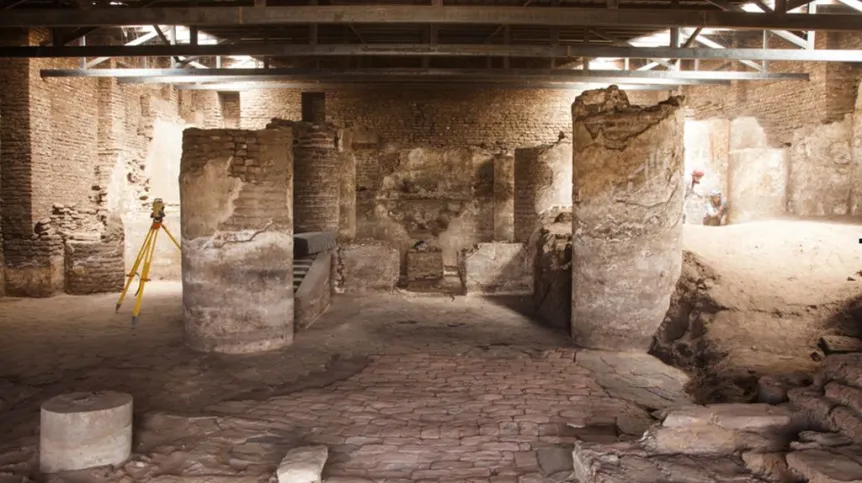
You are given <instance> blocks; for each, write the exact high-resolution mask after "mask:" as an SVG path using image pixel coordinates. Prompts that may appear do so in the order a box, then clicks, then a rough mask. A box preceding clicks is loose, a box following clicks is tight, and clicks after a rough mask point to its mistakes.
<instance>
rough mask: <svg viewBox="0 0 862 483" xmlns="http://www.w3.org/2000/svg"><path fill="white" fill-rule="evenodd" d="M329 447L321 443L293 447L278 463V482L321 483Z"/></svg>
mask: <svg viewBox="0 0 862 483" xmlns="http://www.w3.org/2000/svg"><path fill="white" fill-rule="evenodd" d="M328 457H329V449H328V448H327V447H326V446H323V445H317V446H305V447H301V448H294V449H292V450H290V451H288V452H287V455H285V457H284V459H283V460H281V463H279V465H278V470H277V471H276V474H277V475H278V483H321V474H323V466H324V465H325V464H326V459H327V458H328Z"/></svg>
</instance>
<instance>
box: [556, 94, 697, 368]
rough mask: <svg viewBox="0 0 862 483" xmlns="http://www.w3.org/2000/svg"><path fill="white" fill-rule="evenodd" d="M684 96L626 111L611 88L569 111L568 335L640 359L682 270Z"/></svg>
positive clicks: (620, 97) (582, 100)
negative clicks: (639, 353) (631, 353)
mask: <svg viewBox="0 0 862 483" xmlns="http://www.w3.org/2000/svg"><path fill="white" fill-rule="evenodd" d="M683 99H684V98H682V97H672V98H670V99H668V100H667V101H664V102H661V103H659V104H658V105H655V106H650V107H643V108H641V107H637V106H631V105H629V101H628V98H627V97H626V95H625V93H624V92H622V91H620V90H618V89H617V88H616V86H611V87H610V88H608V89H601V90H594V91H587V92H584V93H583V94H581V95H580V96H578V98H577V99H576V100H575V103H574V105H573V106H572V116H573V131H574V136H573V161H572V166H573V193H572V194H573V196H572V199H573V219H574V220H573V238H572V337H573V339H574V340H575V342H576V343H578V344H579V345H582V346H584V347H590V348H596V349H609V350H619V351H624V350H636V351H647V350H648V349H649V347H650V344H651V341H652V336H653V334H654V333H655V331H656V330H657V329H658V327H659V325H660V324H661V323H662V321H663V320H664V316H665V313H666V312H667V309H668V306H669V304H670V296H671V293H672V292H673V291H674V288H675V286H676V283H677V280H678V279H679V276H680V272H681V269H682V209H683V194H684V190H683V126H684V125H683V120H684V117H683V111H682V109H681V105H682V102H683Z"/></svg>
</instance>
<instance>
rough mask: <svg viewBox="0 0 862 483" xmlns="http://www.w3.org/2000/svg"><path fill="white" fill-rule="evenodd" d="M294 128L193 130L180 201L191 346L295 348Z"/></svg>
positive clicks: (188, 133) (188, 138) (227, 350)
mask: <svg viewBox="0 0 862 483" xmlns="http://www.w3.org/2000/svg"><path fill="white" fill-rule="evenodd" d="M292 143H293V135H292V133H291V130H290V129H285V128H278V129H266V130H263V131H242V130H199V129H188V130H186V131H185V133H184V135H183V157H182V161H181V164H180V200H181V203H182V206H183V211H182V220H181V233H182V247H183V250H182V264H183V270H182V274H183V308H184V316H185V320H184V322H185V333H186V343H187V344H188V345H189V347H191V348H192V349H195V350H200V351H204V352H223V353H250V352H258V351H265V350H272V349H277V348H280V347H284V346H286V345H289V344H290V343H291V342H292V341H293V320H294V299H293V297H294V296H293V219H292V213H291V211H292V210H291V203H292V199H293V198H292V196H291V195H292V187H293V156H292V150H291V149H290V146H292Z"/></svg>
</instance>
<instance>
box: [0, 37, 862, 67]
mask: <svg viewBox="0 0 862 483" xmlns="http://www.w3.org/2000/svg"><path fill="white" fill-rule="evenodd" d="M152 37H153V36H149V35H148V36H146V38H147V39H149V38H152ZM139 42H141V40H139V39H136V40H135V41H132V43H130V45H109V46H93V45H89V46H67V47H62V46H61V47H53V46H44V47H40V46H32V47H24V46H22V47H0V58H22V57H35V58H53V57H170V56H174V55H180V56H196V57H207V56H220V55H221V56H228V55H249V56H267V57H317V56H319V57H333V56H391V57H404V56H408V57H409V56H415V57H419V56H437V57H505V56H511V57H535V58H552V57H555V58H561V59H562V58H574V57H591V58H597V57H611V58H632V59H656V58H657V59H687V60H690V59H700V60H750V61H764V60H765V61H799V62H862V50H835V49H823V50H797V49H734V48H724V49H721V48H689V47H681V48H671V47H634V46H610V45H596V44H589V45H556V46H553V45H499V44H433V45H432V44H367V45H360V44H317V45H308V44H279V43H269V44H263V43H254V44H209V45H192V44H176V45H131V44H133V43H139ZM696 42H702V43H703V42H708V43H709V44H710V46H713V45H717V44H716V43H713V42H712V41H710V40H708V39H705V38H704V37H703V36H702V35H701V36H698V37H696Z"/></svg>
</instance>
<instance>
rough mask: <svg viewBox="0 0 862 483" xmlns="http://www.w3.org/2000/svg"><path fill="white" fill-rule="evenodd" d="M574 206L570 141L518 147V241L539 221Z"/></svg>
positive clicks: (548, 220)
mask: <svg viewBox="0 0 862 483" xmlns="http://www.w3.org/2000/svg"><path fill="white" fill-rule="evenodd" d="M571 206H572V145H571V143H569V142H568V141H565V140H563V141H561V142H559V143H556V144H551V145H545V146H537V147H533V148H522V149H516V150H515V241H516V242H521V243H527V242H528V241H530V236H532V234H533V232H534V231H535V230H536V229H537V228H538V227H539V226H540V225H542V224H546V223H552V222H553V221H554V218H555V217H556V216H557V215H558V214H559V212H560V211H563V210H564V211H568V210H569V209H570V208H571Z"/></svg>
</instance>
